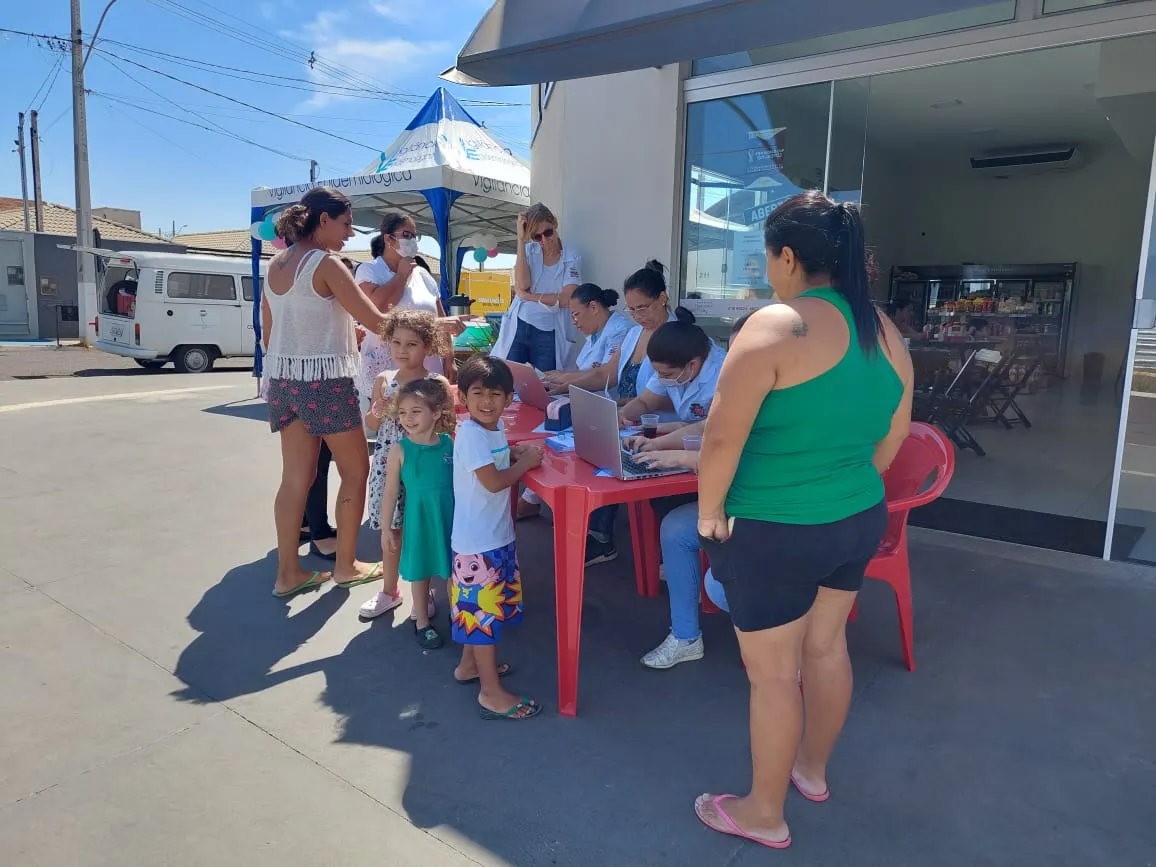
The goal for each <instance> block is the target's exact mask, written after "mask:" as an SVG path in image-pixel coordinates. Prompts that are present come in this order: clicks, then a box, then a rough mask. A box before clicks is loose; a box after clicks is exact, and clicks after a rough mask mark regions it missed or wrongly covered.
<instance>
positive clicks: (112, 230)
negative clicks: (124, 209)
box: [0, 199, 170, 244]
mask: <svg viewBox="0 0 1156 867" xmlns="http://www.w3.org/2000/svg"><path fill="white" fill-rule="evenodd" d="M10 202H15V203H16V204H15V206H13V207H11V208H9V207H7V205H8V203H10ZM29 210H31V203H29ZM29 217H30V218H31V220H32V222H33V224H35V220H36V216H35V214H31V213H30V214H29ZM92 227H93V228H94V229H96V230H98V231H99V232H100V237H101V240H102V241H141V242H146V243H149V244H156V243H162V244H168V243H170V242H169V240H168V239H167V238H162V237H161V236H160V235H153V234H150V233H149V232H143V231H141V230H140V229H135V228H133V227H132V226H126V225H124V224H122V223H114V222H113V221H112V220H105V219H103V218H101V217H93V218H92ZM0 230H9V231H17V232H20V231H23V230H24V206H23V204H22V202H21V200H20V199H0ZM44 233H45V234H47V235H63V236H64V237H66V238H75V237H76V211H74V210H73V209H72V208H66V207H64V205H55V204H52V203H51V202H45V203H44Z"/></svg>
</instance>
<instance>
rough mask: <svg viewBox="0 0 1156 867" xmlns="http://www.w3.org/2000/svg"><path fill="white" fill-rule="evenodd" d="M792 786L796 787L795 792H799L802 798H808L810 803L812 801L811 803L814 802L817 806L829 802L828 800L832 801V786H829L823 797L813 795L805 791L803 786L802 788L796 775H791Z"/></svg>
mask: <svg viewBox="0 0 1156 867" xmlns="http://www.w3.org/2000/svg"><path fill="white" fill-rule="evenodd" d="M791 785H792V786H794V787H795V790H796V791H797V792H798V793H799V794H800V795H802V796H803V797H804V798H806V799H807V800H808V801H811V802H813V803H815V804H821V803H823V802H824V801H828V800H830V799H831V788H830V786H828V787H827V789H826V790H825V791H824V792H823V794H821V795H812V794H811V793H810V792H808V791H807V790H806V789H804V788H803V787H802V786H800V785H799V781H798V780H797V779H795V775H794V774H791Z"/></svg>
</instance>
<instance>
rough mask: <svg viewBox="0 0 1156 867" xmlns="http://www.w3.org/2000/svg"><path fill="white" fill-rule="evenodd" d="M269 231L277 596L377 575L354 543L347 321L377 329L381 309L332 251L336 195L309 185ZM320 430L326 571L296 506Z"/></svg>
mask: <svg viewBox="0 0 1156 867" xmlns="http://www.w3.org/2000/svg"><path fill="white" fill-rule="evenodd" d="M277 230H278V233H279V234H280V235H281V236H282V237H284V238H286V239H287V240H290V241H292V242H293V246H292V247H291V248H290V249H288V250H286V251H284V252H282V253H279V254H278V255H277V256H275V257H274V258H273V261H272V262H270V263H269V274H268V276H267V277H266V278H265V286H264V287H263V291H262V293H261V319H262V325H263V327H264V329H265V331H266V333H267V334H268V335H269V343H268V355H267V357H266V365H267V372H266V376H267V377H268V388H267V392H266V394H267V398H266V399H267V401H268V406H269V426H270V428H271V429H272V430H273V432H274V433H279V434H280V436H281V457H282V470H281V487H280V489H279V490H278V492H277V499H276V500H275V502H274V507H273V513H274V517H275V518H276V523H277V581H276V583H275V584H274V586H273V595H274V596H276V597H278V598H285V597H287V596H292V595H293V594H295V593H299V592H301V591H302V590H306V589H309V588H311V587H316V586H317V585H318V584H321V583H323V582H325V581H327V580H329V579H330V578H332V579H333V580H334V582H335V583H337V584H339V585H341V586H344V587H349V586H353V585H356V584H362V583H365V582H366V581H372V580H374V579H376V578H378V577H380V575H381V564H380V563H373V564H371V563H360V562H358V561H357V559H356V552H355V548H356V544H357V532H358V529H359V528H360V526H361V516H362V513H363V512H364V510H365V485H366V481H367V479H368V477H369V454H368V452H367V450H366V448H365V437H364V435H363V434H362V431H361V415H360V412H359V407H358V402H357V391H356V390H355V389H354V386H353V377H354V376H356V374H357V370H358V354H357V340H356V337H355V335H354V331H353V320H354V318H356V319H357V320H358V321H360V322H362V323H363V324H364V325H365V326H366V327H367V328H368V329H370V330H372V331H375V332H380V331H381V330H382V329H383V328H384V325H385V321H384V320H385V317H384V316H382V314H381V313H380V312H379V311H378V310H377V308H376V307H374V305H373V303H372V302H371V301H370V300H369V299H368V298H367V297H366V296H365V293H364V292H362V291H361V290H360V289H359V288H358V287H357V284H356V283H354V282H353V276H352V275H351V274H350V273H349V270H348V269H347V268H346V267H345V266H344V265H343V264H342V263H341V261H340V260H339V259H338V258H337V257H336V256H333V255H331V254H332V253H333V252H336V251H338V250H340V249H341V248H342V247H343V246H344V245H345V242H346V241H347V240H348V239H349V238H351V237H352V236H353V212H352V209H351V208H350V205H349V200H348V199H347V198H346V197H345V196H343V195H342V194H341V193H339V192H337V191H335V190H331V189H329V188H327V187H317V188H315V189H313V190H310V191H309V192H308V193H306V194H305V196H304V197H303V198H302V199H301V203H300V204H297V205H293V206H292V207H290V208H289V209H288V210H286V211H285V212H284V213H283V214H281V216H280V217H279V218H278V220H277ZM322 437H323V438H324V439H325V442H326V444H328V446H329V449H330V451H331V452H332V453H333V459H334V460H335V461H336V462H337V470H338V472H339V473H340V474H341V488H340V490H339V492H338V495H337V514H336V523H337V558H336V562H335V564H334V569H333V573H332V575H331V574H330V573H328V572H312V573H311V572H309V571H306V570H305V569H303V568H302V567H301V561H300V558H299V556H298V547H299V544H298V543H299V533H300V521H301V513H302V511H303V509H304V508H305V498H306V495H307V494H308V491H309V487H310V485H311V484H312V483H313V478H314V476H315V475H316V472H317V452H318V449H319V448H320V440H321V438H322Z"/></svg>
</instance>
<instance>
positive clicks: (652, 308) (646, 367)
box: [517, 259, 694, 563]
mask: <svg viewBox="0 0 1156 867" xmlns="http://www.w3.org/2000/svg"><path fill="white" fill-rule="evenodd" d="M664 271H665V268H664V267H663V265H662V263H661V262H659V261H658V260H656V259H651V260H650V261H649V262H647V263H646V266H645V267H643V268H639V269H638V270H637V271H635V272H634V273H633V274H631V275H630V276H629V277H627V278H626V281H625V282H624V283H623V286H622V291H623V294H625V296H626V305H627V306H626V312H627V313H629V314H630V315H631V317H632V318H633V319H634V322H635V325H634V327H633V328H631V329H630V330H629V331H627V332H626V335H625V336H624V337H623V339H622V343H621V345H620V346H619V348H618V349H617V351H615V352H613V353H611V355H610V358H609V359H608V360H607V362H606V364H605V365H603V368H604V369H603V368H599V369H592V370H588V371H585V372H583V373H580V374H579V375H578V376H576V377H574V379H573V381H571V382H569V383H568V384H567V387H569V386H570V385H577V386H578V387H580V388H587V389H592V390H601V389H607V390H609V389H611V388H614V389H617V397H618V402H619V403H625V402H627V401H630V400H633V399H634V398H635V397H637V396H638V389H639V387H640V385H641V386H642V387H645V386H646V384H647V383H648V382H650V380H651V379H652V378H653V376H654V368H653V367H651V364H650V359H648V358H647V357H646V347H647V346H649V345H650V336H651V335H652V334H653V333H654V332H655V330H656V329H657V328H658V327H659V326H660V325H662V324H663V323H664V322H671V321H674V320H676V319H684V320H686V321H689V322H693V321H694V314H693V313H691V312H690V311H689V310H687V309H685V308H683V307H679V308H678V309H677V310H676V311H675V312H674V313H671V312H670V309H669V306H668V305H669V303H670V296H669V295H668V294H667V292H666V278H665V277H664V276H663V272H664ZM540 510H541V505H540V501H539V500H538V498H537V496H536V495H535V494H534V493H533V492H528V493H527V494H524V495H523V497H522V499H520V500H519V501H518V515H517V517H518V520H523V519H525V518H531V517H533V516H534V515H537V514H538V512H539V511H540ZM617 512H618V508H617V506H605V507H603V508H602V509H598V510H596V511H595V512H594V515H592V516H591V526H593V527H595V533H596V534H597V535H596V536H595V537H593V538H595V539H603V541H602V542H600V543H598V544H597V545H594V546H591V545H590V540H589V539H588V540H587V547H590V548H591V550H592V556H593V558H594V560H595V561H596V562H598V563H605V562H607V561H608V560H613V559H614V558H615V557H617V556H618V554H617V551H616V550H615V548H614V544H613V538H612V536H613V530H614V516H615V515H616V514H617ZM595 516H597V517H595Z"/></svg>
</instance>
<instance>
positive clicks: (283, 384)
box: [265, 376, 361, 437]
mask: <svg viewBox="0 0 1156 867" xmlns="http://www.w3.org/2000/svg"><path fill="white" fill-rule="evenodd" d="M265 400H266V401H267V402H268V404H269V427H270V428H271V429H272V431H273V433H279V432H280V431H281V430H283V429H284V428H286V427H288V426H289V425H291V424H292V423H293V421H294V420H295V419H301V423H302V424H304V425H305V430H306V431H308V432H309V435H310V436H315V437H323V436H332V435H333V434H340V433H345V432H346V431H351V430H357V429H358V428H360V427H361V407H360V405H359V404H358V402H357V390H356V389H355V388H354V387H353V380H352V379H351V378H349V377H348V376H345V377H342V378H340V379H322V380H320V381H318V382H299V381H298V380H295V379H270V380H269V388H268V391H267V393H266V397H265Z"/></svg>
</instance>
